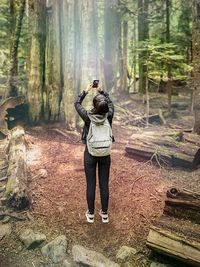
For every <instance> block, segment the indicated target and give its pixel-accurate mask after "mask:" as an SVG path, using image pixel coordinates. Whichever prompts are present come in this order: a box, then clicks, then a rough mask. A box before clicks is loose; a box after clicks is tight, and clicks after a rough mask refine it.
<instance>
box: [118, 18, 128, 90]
mask: <svg viewBox="0 0 200 267" xmlns="http://www.w3.org/2000/svg"><path fill="white" fill-rule="evenodd" d="M121 28H122V30H123V31H122V33H121V31H120V36H121V38H120V40H119V74H120V85H119V87H120V90H121V91H126V92H127V91H128V84H127V78H128V75H127V74H128V72H127V68H128V65H127V58H128V22H127V21H123V22H122V25H121Z"/></svg>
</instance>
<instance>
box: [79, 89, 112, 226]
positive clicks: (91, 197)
mask: <svg viewBox="0 0 200 267" xmlns="http://www.w3.org/2000/svg"><path fill="white" fill-rule="evenodd" d="M92 88H94V85H92V84H90V85H88V86H87V88H86V90H84V91H83V92H82V93H81V94H79V96H78V98H77V100H76V102H75V108H76V111H77V112H78V114H79V115H80V117H81V118H82V119H83V121H84V122H85V124H84V127H83V132H82V141H83V143H84V144H86V146H85V151H84V168H85V175H86V182H87V190H86V196H87V204H88V210H87V211H86V218H87V222H89V223H93V222H94V210H95V190H96V168H97V165H98V178H99V187H100V196H101V206H102V208H101V210H100V212H99V214H100V216H101V218H102V222H103V223H108V222H109V217H108V202H109V172H110V164H111V158H110V155H106V156H94V155H91V154H90V153H89V151H88V147H87V141H88V140H87V136H88V132H89V130H90V124H91V123H94V125H95V124H96V125H98V124H103V123H104V122H105V120H108V122H109V125H110V127H111V126H112V119H113V115H114V105H113V103H112V101H111V100H110V98H109V95H108V94H107V93H106V92H104V91H103V90H102V89H101V87H100V86H99V85H97V88H96V89H97V92H98V94H97V95H96V96H95V97H94V98H93V106H94V108H93V109H92V110H89V111H87V110H86V109H85V108H84V107H83V106H82V102H83V100H84V98H85V97H86V95H87V94H88V93H89V91H91V90H92Z"/></svg>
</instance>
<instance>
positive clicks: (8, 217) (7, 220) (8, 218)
mask: <svg viewBox="0 0 200 267" xmlns="http://www.w3.org/2000/svg"><path fill="white" fill-rule="evenodd" d="M9 221H10V216H5V217H4V218H3V219H2V220H1V222H2V223H8V222H9Z"/></svg>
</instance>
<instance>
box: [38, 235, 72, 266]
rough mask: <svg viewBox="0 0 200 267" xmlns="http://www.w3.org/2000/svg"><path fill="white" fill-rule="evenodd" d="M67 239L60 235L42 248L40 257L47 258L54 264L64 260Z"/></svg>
mask: <svg viewBox="0 0 200 267" xmlns="http://www.w3.org/2000/svg"><path fill="white" fill-rule="evenodd" d="M66 250H67V239H66V236H64V235H61V236H58V237H57V238H55V239H54V240H53V241H51V242H50V243H48V244H47V245H45V246H44V247H43V248H42V250H41V251H42V255H43V256H45V257H49V258H50V259H51V260H52V261H53V262H54V263H58V262H61V261H63V260H64V258H65V257H66Z"/></svg>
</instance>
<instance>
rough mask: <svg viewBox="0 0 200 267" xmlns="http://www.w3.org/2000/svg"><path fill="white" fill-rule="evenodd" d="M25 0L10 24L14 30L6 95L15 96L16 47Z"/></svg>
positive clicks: (22, 0)
mask: <svg viewBox="0 0 200 267" xmlns="http://www.w3.org/2000/svg"><path fill="white" fill-rule="evenodd" d="M25 4H26V0H21V3H20V7H19V13H18V16H17V19H16V23H14V19H13V20H12V21H11V25H12V26H13V25H14V24H15V30H14V33H13V38H12V44H11V56H10V77H9V90H8V96H17V95H18V89H17V73H18V47H19V41H20V35H21V29H22V21H23V17H24V11H25ZM11 7H12V8H14V7H13V3H11Z"/></svg>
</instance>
